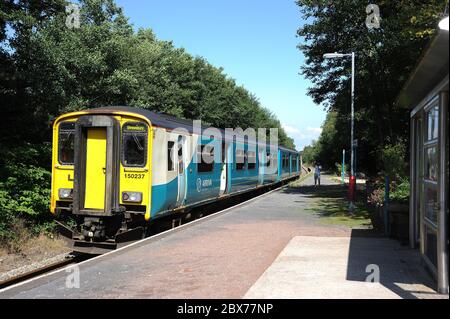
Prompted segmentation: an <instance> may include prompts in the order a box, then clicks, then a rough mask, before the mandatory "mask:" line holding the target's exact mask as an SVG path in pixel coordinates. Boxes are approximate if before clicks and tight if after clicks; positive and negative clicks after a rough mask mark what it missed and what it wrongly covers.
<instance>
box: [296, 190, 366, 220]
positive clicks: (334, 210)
mask: <svg viewBox="0 0 450 319" xmlns="http://www.w3.org/2000/svg"><path fill="white" fill-rule="evenodd" d="M291 188H293V189H296V190H297V191H299V192H300V193H302V194H304V195H306V196H307V197H309V198H310V201H311V206H310V207H309V208H307V209H306V211H308V212H311V213H313V214H315V215H317V216H319V217H320V223H322V224H326V225H336V226H345V227H349V228H368V227H371V226H372V222H371V219H370V213H369V212H368V211H367V209H366V208H365V205H364V204H363V203H362V202H357V203H356V207H355V209H354V211H353V214H351V213H350V211H349V207H348V200H347V189H346V188H345V187H343V186H342V185H323V186H320V187H317V188H316V187H314V186H301V183H300V182H296V183H293V184H291Z"/></svg>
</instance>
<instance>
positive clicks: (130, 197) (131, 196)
mask: <svg viewBox="0 0 450 319" xmlns="http://www.w3.org/2000/svg"><path fill="white" fill-rule="evenodd" d="M122 201H123V202H127V203H140V202H142V193H139V192H123V193H122Z"/></svg>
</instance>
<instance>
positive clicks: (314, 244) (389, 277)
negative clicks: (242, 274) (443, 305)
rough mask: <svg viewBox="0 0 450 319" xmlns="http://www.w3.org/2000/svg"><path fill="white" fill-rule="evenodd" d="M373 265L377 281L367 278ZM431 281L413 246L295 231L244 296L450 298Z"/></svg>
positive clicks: (265, 297) (376, 239) (283, 297)
mask: <svg viewBox="0 0 450 319" xmlns="http://www.w3.org/2000/svg"><path fill="white" fill-rule="evenodd" d="M367 267H369V268H367ZM377 268H378V269H379V281H376V282H367V281H366V280H367V279H368V276H369V275H371V274H374V271H377V270H376V269H377ZM432 286H433V283H432V281H431V280H430V276H429V275H428V274H427V273H425V270H423V268H422V267H421V266H420V257H419V255H418V253H417V251H415V250H411V249H408V248H405V247H402V246H400V244H399V243H398V242H396V241H394V240H390V239H386V238H361V237H354V236H350V237H316V236H313V237H305V236H298V237H295V238H293V239H292V240H291V241H290V243H289V244H288V245H287V246H286V248H285V249H284V250H283V251H282V253H281V254H280V255H279V256H278V258H277V259H276V260H275V262H274V263H273V264H272V265H271V266H270V267H269V268H268V269H267V270H266V271H265V272H264V274H263V275H262V276H261V277H260V278H259V280H258V281H257V282H256V283H255V284H254V285H253V286H252V287H251V288H250V289H249V291H248V292H247V293H246V294H245V296H244V298H247V299H399V298H408V299H415V298H427V297H431V298H447V299H448V295H441V296H440V295H437V294H436V293H435V291H434V290H433V289H432Z"/></svg>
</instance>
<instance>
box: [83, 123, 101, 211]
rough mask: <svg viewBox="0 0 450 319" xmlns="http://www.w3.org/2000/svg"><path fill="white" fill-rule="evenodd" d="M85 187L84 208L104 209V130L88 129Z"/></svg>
mask: <svg viewBox="0 0 450 319" xmlns="http://www.w3.org/2000/svg"><path fill="white" fill-rule="evenodd" d="M86 144H87V145H86V181H88V182H87V183H86V187H85V194H86V195H85V199H84V207H85V208H86V209H96V210H104V209H105V185H106V128H89V129H88V130H87V143H86Z"/></svg>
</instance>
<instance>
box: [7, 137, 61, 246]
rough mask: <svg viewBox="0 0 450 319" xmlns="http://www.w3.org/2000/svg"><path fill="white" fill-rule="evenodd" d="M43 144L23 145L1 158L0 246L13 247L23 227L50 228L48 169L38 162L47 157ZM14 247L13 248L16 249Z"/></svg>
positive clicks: (34, 231) (32, 231)
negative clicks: (0, 244) (36, 145)
mask: <svg viewBox="0 0 450 319" xmlns="http://www.w3.org/2000/svg"><path fill="white" fill-rule="evenodd" d="M45 148H46V145H44V146H38V147H34V146H32V145H25V146H23V147H20V148H16V149H15V150H14V151H10V152H7V153H6V154H4V157H3V158H2V162H3V163H2V164H3V165H2V167H1V168H0V241H1V243H2V244H3V246H7V247H8V246H10V245H13V246H14V247H15V246H16V243H17V241H18V240H23V239H24V238H23V237H24V233H25V231H24V228H27V229H28V230H29V233H30V234H31V235H37V234H39V233H41V232H46V233H48V232H49V231H51V229H52V228H53V226H52V219H51V215H50V213H49V205H50V183H51V173H50V172H49V171H48V170H47V169H45V168H43V167H40V166H39V165H40V163H41V162H42V161H43V159H45V158H47V156H45V154H46V153H47V152H48V150H46V149H45ZM48 158H50V157H48ZM25 237H26V236H25ZM14 247H13V248H12V250H17V249H16V248H14Z"/></svg>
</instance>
